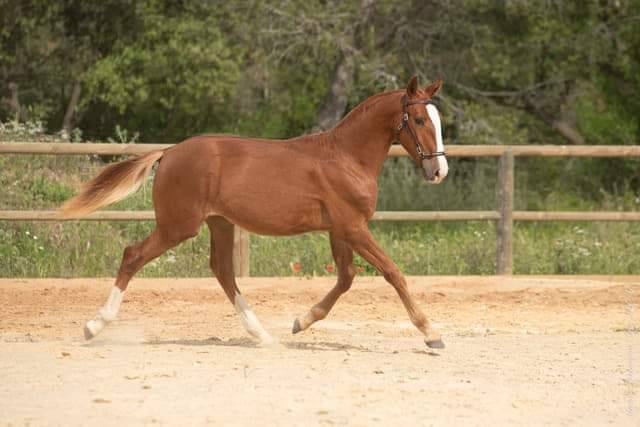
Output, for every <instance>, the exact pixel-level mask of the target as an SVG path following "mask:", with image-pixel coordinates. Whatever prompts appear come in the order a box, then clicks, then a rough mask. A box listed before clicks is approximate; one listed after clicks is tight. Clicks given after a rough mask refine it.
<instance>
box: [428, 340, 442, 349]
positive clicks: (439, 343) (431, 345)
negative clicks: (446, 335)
mask: <svg viewBox="0 0 640 427" xmlns="http://www.w3.org/2000/svg"><path fill="white" fill-rule="evenodd" d="M424 343H425V344H426V345H427V347H429V348H444V343H443V342H442V340H441V339H437V340H433V341H427V340H424Z"/></svg>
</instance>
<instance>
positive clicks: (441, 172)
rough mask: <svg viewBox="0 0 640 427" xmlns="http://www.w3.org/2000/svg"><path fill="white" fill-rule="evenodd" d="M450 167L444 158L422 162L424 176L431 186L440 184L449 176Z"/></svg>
mask: <svg viewBox="0 0 640 427" xmlns="http://www.w3.org/2000/svg"><path fill="white" fill-rule="evenodd" d="M448 172H449V166H448V164H447V159H446V158H445V157H444V156H437V157H433V158H431V159H423V160H422V175H423V176H424V179H425V180H426V181H427V182H428V183H430V184H440V183H441V182H442V181H443V180H444V179H445V178H446V176H447V173H448Z"/></svg>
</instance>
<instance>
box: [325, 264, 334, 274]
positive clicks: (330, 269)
mask: <svg viewBox="0 0 640 427" xmlns="http://www.w3.org/2000/svg"><path fill="white" fill-rule="evenodd" d="M325 268H326V269H327V273H333V270H334V269H333V264H327V266H326V267H325Z"/></svg>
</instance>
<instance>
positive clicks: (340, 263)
mask: <svg viewBox="0 0 640 427" xmlns="http://www.w3.org/2000/svg"><path fill="white" fill-rule="evenodd" d="M329 237H330V239H331V254H332V255H333V259H334V260H335V262H336V266H337V268H338V282H337V283H336V285H335V286H334V287H333V288H332V289H331V290H330V291H329V293H328V294H327V295H325V297H324V298H322V301H320V302H319V303H317V304H316V305H314V306H313V307H311V310H309V311H308V312H307V314H305V315H304V316H303V317H301V318H298V319H296V320H295V321H294V322H293V329H292V330H291V332H292V333H294V334H296V333H298V332H300V331H304V330H305V329H307V328H308V327H309V326H311V325H312V324H313V323H315V322H317V321H318V320H322V319H324V318H325V317H327V314H329V311H331V308H332V307H333V306H334V304H335V303H336V301H337V300H338V298H340V295H342V294H343V293H345V292H347V291H348V290H349V288H350V287H351V283H353V277H354V276H355V275H356V272H355V269H354V268H353V264H352V263H353V249H351V247H350V246H349V245H348V244H347V243H345V242H344V241H342V240H338V239H337V238H336V237H335V236H334V235H333V233H330V234H329Z"/></svg>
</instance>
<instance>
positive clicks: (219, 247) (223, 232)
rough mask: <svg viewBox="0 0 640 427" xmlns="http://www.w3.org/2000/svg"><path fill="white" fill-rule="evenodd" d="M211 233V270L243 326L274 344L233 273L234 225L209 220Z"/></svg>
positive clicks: (220, 218) (252, 334) (258, 337)
mask: <svg viewBox="0 0 640 427" xmlns="http://www.w3.org/2000/svg"><path fill="white" fill-rule="evenodd" d="M206 221H207V225H208V226H209V231H210V233H211V270H213V274H215V276H216V278H217V279H218V282H220V285H221V286H222V289H223V290H224V293H225V294H226V295H227V297H228V298H229V300H230V301H231V303H232V304H233V305H234V307H235V309H236V312H237V313H238V314H239V315H240V320H241V321H242V324H243V326H244V327H245V329H246V330H247V332H249V334H251V336H253V337H255V338H257V339H259V340H260V342H261V343H262V344H271V343H273V338H272V337H271V335H269V333H268V332H267V331H265V330H264V328H263V327H262V325H261V324H260V321H259V320H258V318H257V317H256V315H255V313H254V312H253V311H252V310H251V308H250V307H249V305H248V304H247V303H246V301H245V300H244V298H243V297H242V295H241V294H240V290H239V289H238V285H237V284H236V278H235V274H234V271H233V232H234V227H235V226H234V225H233V224H232V223H230V222H229V221H227V220H226V219H224V218H222V217H219V216H216V217H209V218H207V220H206Z"/></svg>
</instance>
